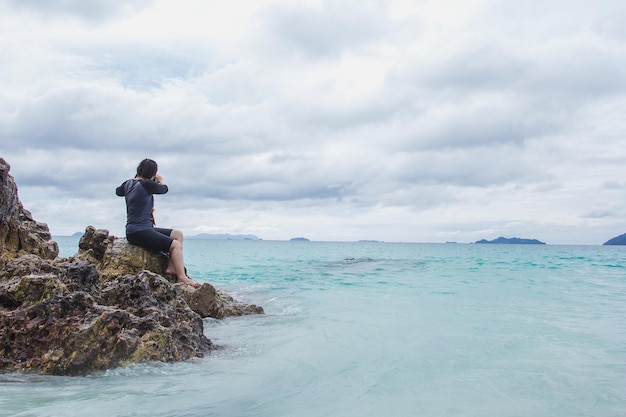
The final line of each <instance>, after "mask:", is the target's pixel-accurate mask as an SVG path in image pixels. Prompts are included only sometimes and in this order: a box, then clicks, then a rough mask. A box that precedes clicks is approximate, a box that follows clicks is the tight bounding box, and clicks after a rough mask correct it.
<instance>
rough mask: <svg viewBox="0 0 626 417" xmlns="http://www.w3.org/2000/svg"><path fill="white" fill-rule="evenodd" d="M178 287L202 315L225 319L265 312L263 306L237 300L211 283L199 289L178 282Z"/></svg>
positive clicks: (186, 299) (188, 301) (192, 306)
mask: <svg viewBox="0 0 626 417" xmlns="http://www.w3.org/2000/svg"><path fill="white" fill-rule="evenodd" d="M176 287H177V290H178V293H179V294H180V295H181V296H182V297H183V298H184V299H185V301H186V302H187V304H188V305H189V307H190V308H191V309H192V310H193V311H195V312H196V313H198V314H200V316H202V317H212V318H214V319H223V318H226V317H232V316H245V315H250V314H264V311H263V307H261V306H257V305H254V304H246V303H242V302H241V301H237V300H235V299H234V298H233V296H231V295H230V294H228V293H226V292H224V291H222V290H218V289H215V287H213V286H212V285H211V284H206V283H205V284H202V286H201V287H200V288H198V289H195V288H192V287H190V286H189V285H183V284H176Z"/></svg>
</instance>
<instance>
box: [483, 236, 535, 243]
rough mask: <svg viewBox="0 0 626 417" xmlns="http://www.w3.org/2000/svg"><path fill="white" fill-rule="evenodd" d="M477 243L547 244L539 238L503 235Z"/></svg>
mask: <svg viewBox="0 0 626 417" xmlns="http://www.w3.org/2000/svg"><path fill="white" fill-rule="evenodd" d="M475 243H505V244H513V245H545V243H544V242H541V241H539V240H537V239H520V238H519V237H511V238H507V237H502V236H500V237H499V238H497V239H494V240H486V239H481V240H479V241H477V242H475Z"/></svg>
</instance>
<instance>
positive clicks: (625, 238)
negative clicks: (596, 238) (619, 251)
mask: <svg viewBox="0 0 626 417" xmlns="http://www.w3.org/2000/svg"><path fill="white" fill-rule="evenodd" d="M603 245H626V233H624V234H623V235H619V236H616V237H614V238H613V239H609V240H607V241H606V242H604V243H603Z"/></svg>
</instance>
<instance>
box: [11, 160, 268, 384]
mask: <svg viewBox="0 0 626 417" xmlns="http://www.w3.org/2000/svg"><path fill="white" fill-rule="evenodd" d="M167 262H168V258H167V256H166V255H165V254H161V253H151V252H149V251H146V250H144V249H141V248H139V247H136V246H133V245H129V244H128V243H127V242H126V240H125V239H119V238H115V237H114V236H109V232H108V231H107V230H104V229H96V228H94V227H92V226H90V227H88V228H87V230H86V232H85V234H84V236H83V238H82V239H81V240H80V244H79V252H78V254H76V255H75V256H73V257H71V258H63V259H60V258H58V246H57V244H56V242H54V241H53V240H52V239H51V236H50V232H49V230H48V226H47V225H46V224H45V223H39V222H36V221H35V220H33V218H32V216H31V214H30V212H28V211H27V210H25V209H24V207H23V206H22V203H21V202H20V201H19V198H18V195H17V186H16V185H15V181H14V180H13V178H12V177H11V176H10V175H9V165H8V164H7V163H6V162H5V161H4V160H3V159H1V158H0V371H22V372H39V373H43V374H55V375H83V374H87V373H90V372H93V371H97V370H106V369H110V368H113V367H116V366H122V365H126V364H130V363H137V362H147V361H162V362H173V361H184V360H190V359H193V358H201V357H203V356H205V355H206V354H207V353H208V352H210V351H211V350H212V349H215V348H216V347H215V346H214V345H213V343H212V342H211V341H210V340H209V339H208V338H207V337H206V336H205V335H204V326H203V322H202V317H208V316H212V317H216V318H223V317H226V316H228V315H241V314H255V313H262V309H261V308H260V307H257V306H249V305H246V304H243V303H239V302H237V301H236V300H234V299H232V297H230V298H229V296H228V295H224V293H222V292H221V291H218V290H216V289H215V288H213V286H211V285H210V284H204V285H203V286H202V287H201V288H200V289H198V290H195V289H193V288H192V287H189V286H185V285H181V284H173V283H171V282H169V281H168V280H167V279H166V278H164V275H163V274H164V271H165V268H166V266H167ZM190 305H191V306H194V309H195V310H197V311H198V312H196V311H194V310H192V308H190Z"/></svg>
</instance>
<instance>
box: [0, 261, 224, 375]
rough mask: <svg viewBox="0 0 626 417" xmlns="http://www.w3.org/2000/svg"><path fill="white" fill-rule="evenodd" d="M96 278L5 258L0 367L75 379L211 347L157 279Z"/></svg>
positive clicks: (69, 268) (86, 266)
mask: <svg viewBox="0 0 626 417" xmlns="http://www.w3.org/2000/svg"><path fill="white" fill-rule="evenodd" d="M98 278H99V275H98V273H97V271H96V268H95V265H93V264H90V263H89V262H86V261H77V262H69V261H66V260H63V259H57V260H45V259H42V258H39V257H36V256H32V255H30V256H23V257H20V258H16V259H13V260H11V261H9V263H8V264H7V266H6V267H5V268H4V269H3V270H2V271H1V272H0V329H1V330H0V341H1V344H0V370H11V371H18V370H20V371H25V370H27V371H38V372H41V373H44V374H55V375H82V374H86V373H89V372H93V371H94V370H106V369H109V368H112V367H116V366H120V365H125V364H129V363H136V362H146V361H163V362H173V361H181V360H189V359H192V358H196V357H203V356H204V355H205V354H206V353H208V352H209V351H210V350H211V349H213V348H214V346H213V344H212V343H211V341H210V340H209V339H207V338H206V336H205V335H204V334H203V324H202V319H201V318H200V316H199V315H198V314H196V313H195V312H193V311H192V310H191V309H190V308H189V306H188V305H187V303H186V302H185V301H184V300H183V299H182V298H181V297H179V296H177V293H176V290H175V288H174V286H173V285H172V284H171V283H170V282H168V281H167V280H165V279H163V278H162V277H161V276H159V275H157V274H154V273H151V272H148V271H144V272H141V273H139V274H137V275H123V276H117V277H114V278H112V279H110V280H108V281H106V282H104V283H102V284H100V285H98Z"/></svg>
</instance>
